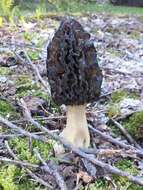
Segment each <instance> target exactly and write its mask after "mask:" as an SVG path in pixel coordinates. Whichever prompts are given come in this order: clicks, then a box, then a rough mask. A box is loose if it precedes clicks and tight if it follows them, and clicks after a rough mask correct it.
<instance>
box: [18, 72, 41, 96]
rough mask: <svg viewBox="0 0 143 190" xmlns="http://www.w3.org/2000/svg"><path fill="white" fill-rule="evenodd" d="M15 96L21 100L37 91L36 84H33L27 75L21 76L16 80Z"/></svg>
mask: <svg viewBox="0 0 143 190" xmlns="http://www.w3.org/2000/svg"><path fill="white" fill-rule="evenodd" d="M15 85H16V88H17V89H16V96H17V97H19V98H21V97H24V96H27V95H32V92H34V91H35V90H38V89H39V86H38V84H36V83H35V81H33V80H32V79H30V78H29V76H28V75H21V76H19V77H18V78H17V79H16V82H15Z"/></svg>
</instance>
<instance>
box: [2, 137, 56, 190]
mask: <svg viewBox="0 0 143 190" xmlns="http://www.w3.org/2000/svg"><path fill="white" fill-rule="evenodd" d="M5 145H6V148H7V150H8V152H9V154H10V155H11V156H12V157H13V158H14V159H15V160H19V158H18V157H17V156H16V155H15V154H14V152H13V151H12V149H11V148H10V146H9V144H8V141H5ZM24 168H25V170H26V171H27V173H28V174H29V175H30V176H31V177H32V178H34V179H35V180H36V181H37V182H38V183H40V184H42V185H44V186H46V187H48V188H50V189H53V187H52V186H51V185H49V184H48V183H47V182H45V181H44V180H43V179H41V178H39V177H38V176H37V175H35V174H34V173H33V172H32V171H31V170H30V169H28V168H26V167H24Z"/></svg>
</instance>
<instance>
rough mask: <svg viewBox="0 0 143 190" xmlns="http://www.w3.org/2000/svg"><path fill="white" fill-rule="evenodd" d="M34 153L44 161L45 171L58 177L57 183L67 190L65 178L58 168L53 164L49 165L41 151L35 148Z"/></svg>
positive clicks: (63, 189) (62, 189)
mask: <svg viewBox="0 0 143 190" xmlns="http://www.w3.org/2000/svg"><path fill="white" fill-rule="evenodd" d="M34 153H35V155H36V157H37V158H38V159H39V160H40V161H41V162H42V164H43V165H44V166H45V167H44V168H45V171H46V170H47V172H48V173H49V174H50V175H52V176H54V177H55V179H56V182H57V184H58V185H59V187H60V189H61V190H67V187H66V184H65V182H64V179H63V178H62V176H61V175H60V174H59V173H58V171H57V169H56V168H55V167H54V166H53V165H50V167H49V165H48V164H47V163H46V162H45V161H44V160H43V158H42V157H41V155H40V154H39V152H38V151H37V150H36V149H34Z"/></svg>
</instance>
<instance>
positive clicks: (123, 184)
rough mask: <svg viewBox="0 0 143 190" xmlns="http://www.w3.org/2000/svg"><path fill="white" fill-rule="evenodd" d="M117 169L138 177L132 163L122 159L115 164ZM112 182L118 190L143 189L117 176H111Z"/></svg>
mask: <svg viewBox="0 0 143 190" xmlns="http://www.w3.org/2000/svg"><path fill="white" fill-rule="evenodd" d="M115 166H116V167H118V168H119V169H121V170H123V171H126V172H128V173H130V174H131V175H138V174H139V172H138V170H137V168H136V167H135V165H134V163H133V161H131V160H127V159H122V160H120V161H118V162H117V163H116V164H115ZM113 180H114V182H115V184H116V185H117V186H118V187H119V189H120V190H124V189H128V190H142V189H143V188H142V187H141V186H139V185H134V184H133V183H131V182H129V181H128V179H127V178H126V177H121V176H117V175H113Z"/></svg>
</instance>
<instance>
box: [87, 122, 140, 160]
mask: <svg viewBox="0 0 143 190" xmlns="http://www.w3.org/2000/svg"><path fill="white" fill-rule="evenodd" d="M89 128H90V129H91V130H92V131H93V132H94V133H96V134H97V135H99V136H101V137H102V138H103V139H105V140H107V141H109V142H111V143H113V144H116V145H118V146H120V147H122V148H125V149H131V150H134V152H135V153H136V154H137V155H138V156H141V157H143V151H142V150H140V149H136V148H135V147H134V146H131V145H128V144H125V143H122V142H120V141H118V140H117V139H115V138H113V137H111V136H109V135H106V134H104V133H102V132H101V131H99V130H97V129H95V128H93V127H92V126H91V125H89Z"/></svg>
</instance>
